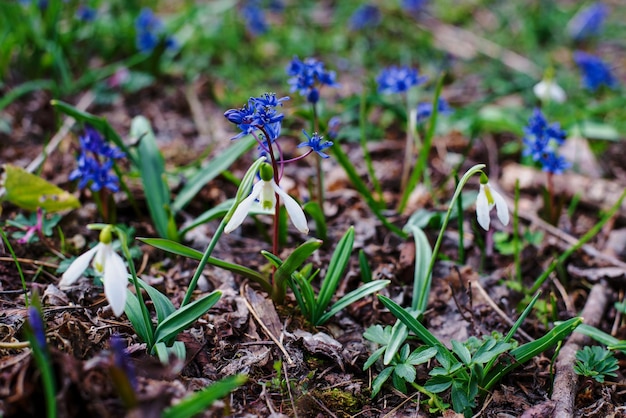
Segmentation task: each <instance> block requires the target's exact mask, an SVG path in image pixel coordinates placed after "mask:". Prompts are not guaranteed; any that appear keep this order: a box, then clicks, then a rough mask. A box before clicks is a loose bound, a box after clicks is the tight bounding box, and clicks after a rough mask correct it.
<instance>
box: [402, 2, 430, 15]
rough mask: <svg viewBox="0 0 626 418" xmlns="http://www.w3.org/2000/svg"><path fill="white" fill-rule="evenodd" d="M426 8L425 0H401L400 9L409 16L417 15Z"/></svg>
mask: <svg viewBox="0 0 626 418" xmlns="http://www.w3.org/2000/svg"><path fill="white" fill-rule="evenodd" d="M425 6H426V0H402V9H404V11H406V12H408V13H409V14H411V15H417V14H418V13H419V12H421V11H422V10H423V9H424V7H425Z"/></svg>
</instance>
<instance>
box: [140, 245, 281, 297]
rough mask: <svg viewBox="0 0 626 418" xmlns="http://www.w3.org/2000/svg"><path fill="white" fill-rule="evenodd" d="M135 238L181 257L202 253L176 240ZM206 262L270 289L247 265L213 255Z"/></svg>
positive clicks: (260, 276)
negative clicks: (230, 261)
mask: <svg viewBox="0 0 626 418" xmlns="http://www.w3.org/2000/svg"><path fill="white" fill-rule="evenodd" d="M137 240H139V241H141V242H145V243H146V244H148V245H151V246H153V247H155V248H159V249H161V250H164V251H168V252H170V253H173V254H177V255H181V256H183V257H188V258H192V259H194V260H201V259H202V255H203V254H202V253H201V252H200V251H198V250H195V249H193V248H190V247H187V246H186V245H183V244H181V243H179V242H176V241H171V240H168V239H165V238H137ZM207 263H208V264H210V265H212V266H215V267H219V268H223V269H224V270H228V271H231V272H233V273H235V274H239V275H240V276H243V277H245V278H247V279H250V280H252V281H254V282H255V283H258V284H259V285H261V287H263V290H265V291H266V292H271V291H272V286H271V285H270V283H269V282H268V281H267V278H266V277H265V276H263V275H262V274H261V273H259V272H258V271H254V270H252V269H250V268H248V267H244V266H241V265H239V264H234V263H229V262H228V261H224V260H220V259H219V258H215V257H209V258H208V261H207Z"/></svg>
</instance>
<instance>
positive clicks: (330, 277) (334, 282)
mask: <svg viewBox="0 0 626 418" xmlns="http://www.w3.org/2000/svg"><path fill="white" fill-rule="evenodd" d="M353 245H354V227H353V226H351V227H350V228H348V230H347V231H346V233H345V234H344V235H343V237H341V239H340V240H339V243H337V247H336V248H335V251H334V252H333V255H332V257H331V259H330V262H329V263H328V271H327V272H326V276H324V280H322V283H321V285H320V292H319V295H318V296H317V304H316V306H315V316H316V317H321V316H322V314H323V313H324V311H325V310H326V307H327V306H328V304H329V303H330V300H331V299H332V297H333V295H334V294H335V291H336V290H337V286H338V285H339V281H340V280H341V278H342V276H343V272H344V270H345V269H346V266H347V265H348V262H349V261H350V254H351V253H352V246H353Z"/></svg>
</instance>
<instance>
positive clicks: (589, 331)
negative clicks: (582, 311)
mask: <svg viewBox="0 0 626 418" xmlns="http://www.w3.org/2000/svg"><path fill="white" fill-rule="evenodd" d="M574 332H578V333H580V334H583V335H586V336H588V337H590V338H593V339H594V340H596V341H597V342H599V343H601V344H604V345H606V346H607V347H610V348H611V349H612V350H621V351H624V353H626V347H623V346H624V343H625V342H624V341H620V340H618V339H617V338H615V337H614V336H612V335H611V334H607V333H606V332H604V331H601V330H599V329H598V328H596V327H592V326H591V325H587V324H580V325H579V326H578V327H576V329H575V330H574Z"/></svg>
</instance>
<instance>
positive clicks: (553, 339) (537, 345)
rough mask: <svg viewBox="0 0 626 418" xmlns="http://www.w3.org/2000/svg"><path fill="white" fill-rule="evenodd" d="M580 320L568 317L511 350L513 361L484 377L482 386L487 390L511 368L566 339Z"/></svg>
mask: <svg viewBox="0 0 626 418" xmlns="http://www.w3.org/2000/svg"><path fill="white" fill-rule="evenodd" d="M582 321H583V320H582V318H580V317H574V318H570V319H568V320H567V321H564V322H561V323H560V324H558V325H557V326H555V327H554V328H553V329H551V330H550V331H548V333H547V334H546V335H544V336H543V337H541V338H539V339H537V340H535V341H532V342H529V343H526V344H524V345H521V346H519V347H517V348H516V349H514V350H511V351H510V352H509V354H510V355H511V356H513V357H514V358H515V361H514V362H513V363H511V364H509V365H508V366H505V367H501V368H499V369H498V370H494V371H493V372H492V373H490V374H489V375H488V376H487V378H486V379H485V381H486V382H487V383H486V384H485V386H484V390H485V391H488V390H489V389H491V388H492V387H493V385H495V384H496V383H497V382H498V381H499V380H500V379H501V378H502V377H504V376H506V375H507V374H508V373H509V372H510V371H511V370H513V369H515V368H516V367H518V366H520V365H522V364H524V363H526V362H527V361H528V360H530V359H531V358H533V357H535V356H536V355H539V354H541V353H543V352H544V351H546V350H548V349H550V348H552V347H554V346H555V345H556V344H558V343H559V342H561V341H563V340H564V339H566V338H567V337H568V336H569V335H570V334H571V333H572V332H574V330H575V329H576V327H578V326H579V325H580V324H581V323H582Z"/></svg>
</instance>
